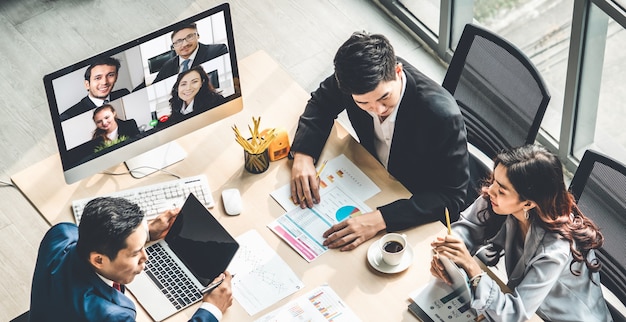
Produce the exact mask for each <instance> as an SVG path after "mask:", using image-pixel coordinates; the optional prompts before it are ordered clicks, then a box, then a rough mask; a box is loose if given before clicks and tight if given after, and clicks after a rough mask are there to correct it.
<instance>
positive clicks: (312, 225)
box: [267, 186, 370, 262]
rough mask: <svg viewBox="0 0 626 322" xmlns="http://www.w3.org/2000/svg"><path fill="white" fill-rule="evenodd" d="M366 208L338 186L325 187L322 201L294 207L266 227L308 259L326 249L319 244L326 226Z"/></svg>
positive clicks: (362, 211)
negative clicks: (309, 206) (304, 206)
mask: <svg viewBox="0 0 626 322" xmlns="http://www.w3.org/2000/svg"><path fill="white" fill-rule="evenodd" d="M369 211H370V209H369V207H367V205H365V204H364V203H363V202H362V201H361V200H358V199H356V198H354V197H351V196H350V195H349V194H348V192H347V191H343V190H342V189H341V186H332V187H330V186H329V187H327V188H326V189H325V190H324V197H323V198H322V202H320V203H318V204H315V205H314V206H313V207H312V208H304V209H302V208H300V207H295V208H293V209H291V210H289V211H288V212H287V213H286V214H284V215H282V216H280V217H279V218H278V219H276V220H274V221H273V222H271V223H270V224H269V225H267V227H269V228H270V229H271V230H272V231H273V232H274V233H275V234H276V235H278V236H279V237H280V238H282V239H283V240H284V241H285V242H287V244H289V245H290V246H291V247H292V248H293V249H294V250H295V251H297V252H298V254H300V255H301V256H302V257H304V259H306V260H307V262H310V261H312V260H314V259H316V258H317V257H319V256H320V255H322V254H323V253H325V252H326V251H328V247H326V246H324V245H323V244H322V243H323V242H324V239H325V238H324V237H323V234H324V232H325V231H326V230H328V228H330V227H331V226H332V225H334V224H336V223H338V222H340V221H342V220H344V219H346V218H348V217H354V216H358V215H360V214H361V213H366V212H369Z"/></svg>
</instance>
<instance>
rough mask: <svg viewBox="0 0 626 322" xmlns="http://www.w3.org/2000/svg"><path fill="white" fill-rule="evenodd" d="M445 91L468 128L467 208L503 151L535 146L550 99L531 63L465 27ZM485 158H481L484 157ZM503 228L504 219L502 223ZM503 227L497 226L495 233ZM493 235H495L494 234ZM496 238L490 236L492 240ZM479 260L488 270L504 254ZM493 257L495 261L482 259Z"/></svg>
mask: <svg viewBox="0 0 626 322" xmlns="http://www.w3.org/2000/svg"><path fill="white" fill-rule="evenodd" d="M442 86H443V87H444V88H445V89H447V90H448V91H449V92H450V93H451V94H452V95H453V96H454V98H455V99H456V101H457V103H458V105H459V108H460V109H461V113H462V114H463V118H464V120H465V127H466V128H467V140H468V143H469V148H470V149H469V150H470V160H469V166H470V184H469V187H468V191H467V198H466V199H465V206H466V207H467V206H469V205H470V204H471V203H472V202H474V200H476V198H477V197H478V195H479V194H480V188H481V186H482V183H483V181H484V180H485V179H487V178H488V177H489V176H490V174H491V171H492V166H493V162H490V160H492V159H493V158H494V157H495V156H496V154H497V153H498V152H500V151H501V150H503V149H508V148H512V147H517V146H521V145H524V144H529V143H534V142H535V138H536V137H537V133H538V132H539V126H540V125H541V120H542V119H543V116H544V114H545V111H546V108H547V107H548V102H549V101H550V94H549V93H548V89H547V87H546V84H545V83H544V81H543V79H542V77H541V75H540V74H539V72H538V71H537V69H536V68H535V66H534V65H533V63H532V62H531V61H530V59H529V58H528V57H527V56H526V55H525V54H524V53H523V52H522V51H521V50H520V49H518V48H517V47H516V46H515V45H513V44H511V43H510V42H509V41H507V40H505V39H503V38H501V37H500V36H498V35H496V34H494V33H492V32H490V31H488V30H486V29H483V28H481V27H478V26H476V25H472V24H467V25H465V29H463V34H462V35H461V38H460V40H459V44H458V46H457V48H456V50H455V51H454V55H453V56H452V61H451V62H450V66H449V67H448V70H447V72H446V76H445V78H444V80H443V84H442ZM481 154H482V155H481ZM501 219H502V222H504V219H505V218H504V217H502V218H501ZM499 226H500V225H497V223H494V225H493V226H492V227H494V228H493V229H496V228H497V227H499ZM493 229H492V230H493ZM496 232H497V230H496V231H490V232H489V234H491V235H493V234H495V233H496ZM484 250H485V252H482V251H481V252H479V254H477V256H478V257H479V258H480V259H481V260H483V262H485V264H487V265H488V266H493V265H495V264H496V263H497V261H498V260H499V256H498V254H501V250H490V249H489V247H487V248H484ZM487 253H491V256H489V257H491V259H489V258H483V257H482V256H484V255H485V254H487Z"/></svg>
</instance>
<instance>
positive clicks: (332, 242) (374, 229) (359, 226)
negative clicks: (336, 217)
mask: <svg viewBox="0 0 626 322" xmlns="http://www.w3.org/2000/svg"><path fill="white" fill-rule="evenodd" d="M386 227H387V226H386V225H385V220H384V219H383V215H382V214H381V213H380V210H376V211H373V212H368V213H366V214H362V215H360V216H356V217H351V218H348V219H346V220H344V221H341V222H339V223H337V224H335V225H333V226H332V227H330V228H329V229H328V230H327V231H325V232H324V235H323V236H324V238H326V240H325V241H324V246H326V247H328V248H340V250H341V251H347V250H353V249H355V248H356V247H357V246H359V245H361V244H363V242H365V241H367V240H369V239H371V238H373V237H374V236H376V234H378V232H379V231H381V230H384V229H385V228H386Z"/></svg>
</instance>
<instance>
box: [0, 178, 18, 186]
mask: <svg viewBox="0 0 626 322" xmlns="http://www.w3.org/2000/svg"><path fill="white" fill-rule="evenodd" d="M0 187H13V188H15V185H14V184H12V183H10V182H6V181H3V180H0Z"/></svg>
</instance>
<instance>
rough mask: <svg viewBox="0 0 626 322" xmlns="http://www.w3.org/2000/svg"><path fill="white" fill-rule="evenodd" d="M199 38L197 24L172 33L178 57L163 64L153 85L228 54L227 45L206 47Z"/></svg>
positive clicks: (174, 48)
mask: <svg viewBox="0 0 626 322" xmlns="http://www.w3.org/2000/svg"><path fill="white" fill-rule="evenodd" d="M199 38H200V34H199V33H198V27H197V26H196V24H195V23H191V24H189V25H183V26H181V27H179V28H178V29H175V30H174V31H173V32H172V49H173V50H174V51H175V52H176V56H174V57H172V58H170V59H169V60H168V61H166V62H165V63H164V64H163V67H161V69H160V70H159V73H158V74H157V76H156V78H155V79H154V81H153V82H152V84H154V83H156V82H158V81H160V80H163V79H166V78H168V77H170V76H174V75H176V74H178V73H181V72H184V71H186V70H188V69H191V67H194V66H198V65H200V64H202V63H204V62H206V61H209V60H211V59H213V58H216V57H219V56H221V55H224V54H227V53H228V48H227V47H226V45H225V44H210V45H205V44H201V43H199V42H198V39H199Z"/></svg>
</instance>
